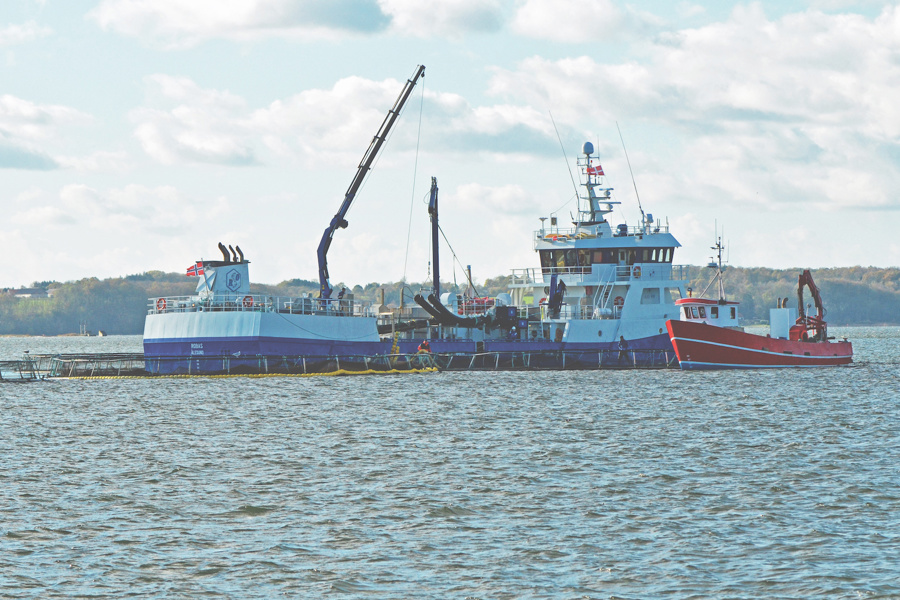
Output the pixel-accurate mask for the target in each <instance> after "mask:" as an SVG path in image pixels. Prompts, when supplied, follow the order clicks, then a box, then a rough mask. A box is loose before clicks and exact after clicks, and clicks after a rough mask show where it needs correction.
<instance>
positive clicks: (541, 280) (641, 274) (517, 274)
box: [510, 263, 688, 285]
mask: <svg viewBox="0 0 900 600" xmlns="http://www.w3.org/2000/svg"><path fill="white" fill-rule="evenodd" d="M601 266H603V267H615V269H614V271H615V278H616V281H629V280H631V281H639V280H643V281H669V280H672V281H681V280H684V279H685V278H684V271H685V269H686V268H687V267H688V265H672V264H669V263H635V264H633V265H613V264H611V263H610V264H607V263H604V264H602V265H601ZM635 267H640V269H639V270H638V271H635ZM656 267H659V268H656ZM670 269H671V270H670ZM607 271H608V270H607V269H601V273H600V276H599V279H598V278H595V277H590V276H591V275H592V271H591V267H588V266H581V267H528V268H525V269H511V270H510V274H511V276H512V280H511V281H510V283H511V284H513V285H525V284H535V283H537V284H545V283H547V282H548V281H549V277H550V276H551V275H553V274H554V273H555V274H557V275H572V276H575V280H576V282H580V283H586V284H589V285H596V282H597V281H605V280H606V273H607ZM566 283H567V284H568V283H569V282H568V281H567V282H566Z"/></svg>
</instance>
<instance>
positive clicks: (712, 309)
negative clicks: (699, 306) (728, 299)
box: [709, 306, 719, 319]
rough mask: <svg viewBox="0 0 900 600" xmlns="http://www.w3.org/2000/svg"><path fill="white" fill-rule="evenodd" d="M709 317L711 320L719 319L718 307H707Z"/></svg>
mask: <svg viewBox="0 0 900 600" xmlns="http://www.w3.org/2000/svg"><path fill="white" fill-rule="evenodd" d="M709 316H710V317H712V318H713V319H718V318H719V307H718V306H710V307H709Z"/></svg>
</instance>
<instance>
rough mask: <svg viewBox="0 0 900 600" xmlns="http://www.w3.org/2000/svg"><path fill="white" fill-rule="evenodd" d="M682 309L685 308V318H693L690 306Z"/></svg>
mask: <svg viewBox="0 0 900 600" xmlns="http://www.w3.org/2000/svg"><path fill="white" fill-rule="evenodd" d="M682 308H684V316H685V318H687V319H690V318H691V307H690V306H684V307H682Z"/></svg>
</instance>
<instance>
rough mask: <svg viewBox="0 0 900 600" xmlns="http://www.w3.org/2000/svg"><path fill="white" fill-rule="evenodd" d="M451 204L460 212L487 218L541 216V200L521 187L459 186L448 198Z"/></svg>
mask: <svg viewBox="0 0 900 600" xmlns="http://www.w3.org/2000/svg"><path fill="white" fill-rule="evenodd" d="M448 199H449V202H450V204H451V205H452V206H453V207H454V208H455V209H456V210H459V211H466V210H468V211H472V212H473V213H479V214H482V215H484V216H485V217H486V218H490V217H491V216H504V215H511V214H513V215H528V216H532V215H534V214H540V211H541V209H542V208H544V207H543V206H542V202H541V200H540V199H539V198H538V197H537V196H536V195H535V194H533V193H530V192H528V191H527V190H526V189H525V188H524V187H522V186H521V185H515V184H509V185H503V186H485V185H481V184H479V183H467V184H463V185H461V186H459V187H458V188H457V189H456V191H455V192H454V193H452V194H450V195H449V197H448Z"/></svg>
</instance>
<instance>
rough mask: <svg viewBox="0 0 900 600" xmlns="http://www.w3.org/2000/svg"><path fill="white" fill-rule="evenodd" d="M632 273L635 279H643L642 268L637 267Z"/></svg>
mask: <svg viewBox="0 0 900 600" xmlns="http://www.w3.org/2000/svg"><path fill="white" fill-rule="evenodd" d="M632 273H634V278H635V279H640V278H641V268H640V267H639V266H637V265H635V267H634V271H632Z"/></svg>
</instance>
